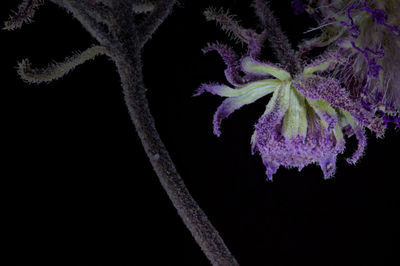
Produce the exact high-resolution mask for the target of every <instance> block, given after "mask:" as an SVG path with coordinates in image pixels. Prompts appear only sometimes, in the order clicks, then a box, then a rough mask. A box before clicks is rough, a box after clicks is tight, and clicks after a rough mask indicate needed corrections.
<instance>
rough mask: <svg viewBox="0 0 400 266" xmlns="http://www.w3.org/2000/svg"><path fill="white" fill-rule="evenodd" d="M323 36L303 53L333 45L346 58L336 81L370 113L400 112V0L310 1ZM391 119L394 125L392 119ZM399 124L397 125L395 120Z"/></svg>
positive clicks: (388, 114)
mask: <svg viewBox="0 0 400 266" xmlns="http://www.w3.org/2000/svg"><path fill="white" fill-rule="evenodd" d="M308 2H309V5H308V8H306V10H308V12H310V13H311V14H312V15H313V17H316V18H317V19H319V22H320V26H319V27H318V29H322V34H321V35H320V36H318V37H317V38H314V39H312V40H309V41H307V42H305V43H304V45H303V47H302V48H303V49H311V48H314V47H326V46H332V45H337V47H338V49H340V51H341V54H343V55H344V56H346V57H347V60H346V61H344V62H343V65H342V66H340V67H337V69H336V75H335V76H336V77H337V78H338V79H339V80H340V81H341V82H342V83H344V84H349V85H350V86H351V88H352V94H353V95H354V96H359V98H360V101H361V102H362V103H363V104H364V105H365V106H366V107H367V108H369V109H371V110H373V111H375V112H379V113H381V114H382V115H383V116H384V118H385V119H386V120H387V119H388V118H389V116H392V117H395V116H398V115H399V114H400V76H399V75H398V73H400V2H399V1H398V0H385V1H381V0H366V1H361V0H340V1H337V0H336V1H335V0H317V1H316V0H309V1H308ZM393 121H397V120H396V119H394V120H393ZM397 122H398V121H397Z"/></svg>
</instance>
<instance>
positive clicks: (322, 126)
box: [196, 46, 384, 179]
mask: <svg viewBox="0 0 400 266" xmlns="http://www.w3.org/2000/svg"><path fill="white" fill-rule="evenodd" d="M220 48H221V47H220ZM228 51H229V52H228ZM219 52H220V54H221V55H226V54H231V52H232V50H229V49H228V48H227V47H226V46H224V50H219ZM229 58H238V57H237V56H233V54H231V56H230V57H229ZM225 59H226V58H225ZM335 60H336V59H335V58H334V57H331V58H329V59H326V60H319V61H316V62H314V63H313V64H310V65H308V66H307V67H305V68H304V69H303V72H302V73H301V74H299V75H297V76H295V77H292V76H291V75H290V74H289V73H288V72H287V71H285V70H284V69H282V68H280V67H278V66H276V65H273V64H270V63H264V62H260V61H258V60H256V59H254V58H252V57H250V56H244V57H243V58H242V59H241V60H240V61H229V60H225V62H226V63H227V65H228V68H227V70H228V71H227V70H226V71H225V76H226V78H227V80H228V81H230V83H231V85H232V86H233V87H230V86H227V85H222V84H203V85H202V86H201V87H200V88H199V89H198V91H197V93H196V95H200V94H201V93H203V92H210V93H212V94H215V95H219V96H222V97H226V99H225V100H224V101H223V102H222V104H221V105H220V106H219V107H218V109H217V112H216V113H215V115H214V120H213V124H214V134H216V135H217V136H220V134H221V131H220V126H221V121H222V120H223V119H224V118H226V117H228V116H229V115H230V114H231V113H233V112H234V111H235V110H238V109H239V108H241V107H242V106H244V105H247V104H250V103H253V102H255V101H256V100H258V99H260V98H262V97H264V96H266V95H268V94H272V97H271V99H270V100H269V102H268V104H267V106H266V110H265V112H264V114H263V115H262V116H261V117H260V119H259V120H258V122H257V124H256V125H255V132H254V134H253V136H252V139H251V143H252V151H253V153H254V152H258V153H259V154H260V156H261V158H262V160H263V163H264V165H265V166H266V174H267V176H268V178H269V179H272V176H273V174H274V173H275V172H276V171H277V170H278V168H279V167H280V166H284V167H288V168H291V167H297V168H298V169H299V170H300V169H302V168H303V167H304V166H306V165H308V164H311V163H318V164H319V165H320V166H321V169H322V171H323V173H324V176H325V178H329V177H331V176H332V175H333V174H334V172H335V169H336V157H337V155H338V154H340V153H342V152H343V150H344V148H345V138H344V136H345V135H347V136H351V135H353V134H354V135H355V136H356V138H357V139H358V141H359V144H358V149H357V150H356V151H355V153H354V154H353V156H352V157H351V158H349V159H348V162H349V163H355V162H357V160H358V159H359V158H360V157H361V156H362V154H363V151H364V148H365V146H366V137H365V133H364V127H369V128H371V129H372V130H374V131H375V132H377V133H378V134H383V130H384V126H383V125H380V124H379V123H377V122H376V121H375V120H374V119H375V117H374V116H373V114H372V113H370V112H368V111H367V110H365V109H364V108H363V107H362V106H361V105H357V104H356V103H355V102H353V101H352V100H351V98H350V96H349V94H348V93H347V92H346V91H345V90H344V89H343V88H342V87H341V86H340V83H339V82H338V81H337V80H335V79H332V78H324V77H322V76H318V75H316V74H315V73H317V72H323V71H326V70H328V69H329V68H330V66H331V65H332V64H333V63H334V61H335ZM239 72H243V73H245V76H243V77H242V76H240V75H239ZM232 73H234V76H236V77H237V80H242V81H243V80H246V78H245V77H246V76H249V75H251V76H253V77H258V79H257V80H252V81H247V82H245V83H243V84H237V83H236V82H232Z"/></svg>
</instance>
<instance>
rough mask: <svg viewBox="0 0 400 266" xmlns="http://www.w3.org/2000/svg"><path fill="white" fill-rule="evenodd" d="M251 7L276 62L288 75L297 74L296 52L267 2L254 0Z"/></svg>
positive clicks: (265, 0) (298, 66) (298, 67)
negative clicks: (281, 65)
mask: <svg viewBox="0 0 400 266" xmlns="http://www.w3.org/2000/svg"><path fill="white" fill-rule="evenodd" d="M253 7H254V9H255V12H256V14H257V16H258V18H259V20H260V22H261V24H262V25H263V27H264V30H266V33H267V39H268V41H269V44H270V45H271V47H272V48H273V49H274V51H275V54H276V56H277V57H278V60H279V61H280V62H281V63H282V64H283V65H284V66H285V68H286V69H287V70H288V71H289V72H290V74H292V75H294V74H297V73H298V72H299V70H300V64H299V60H298V59H297V57H296V52H295V51H294V49H293V48H292V46H291V44H290V42H289V39H288V38H287V36H286V35H285V33H284V32H283V31H282V29H281V27H280V25H279V23H278V20H277V19H276V18H275V16H274V13H273V12H272V10H271V9H270V7H269V1H268V0H254V2H253Z"/></svg>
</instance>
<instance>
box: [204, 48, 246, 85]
mask: <svg viewBox="0 0 400 266" xmlns="http://www.w3.org/2000/svg"><path fill="white" fill-rule="evenodd" d="M210 51H217V52H218V53H219V55H220V56H221V57H222V60H224V63H225V64H226V67H227V68H226V69H225V77H226V79H227V80H228V82H229V83H231V84H232V85H240V84H243V79H242V77H241V76H240V75H239V70H240V62H239V58H238V56H237V55H236V53H235V52H234V51H233V49H232V48H230V47H229V46H227V45H225V44H221V43H214V44H210V45H208V46H207V47H206V48H204V49H203V52H204V53H208V52H210Z"/></svg>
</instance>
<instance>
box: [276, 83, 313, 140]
mask: <svg viewBox="0 0 400 266" xmlns="http://www.w3.org/2000/svg"><path fill="white" fill-rule="evenodd" d="M289 94H290V96H289V108H288V110H287V112H286V115H285V117H284V119H283V125H282V134H283V135H284V136H285V138H295V137H296V136H298V135H300V136H303V137H306V134H307V111H306V106H305V98H304V96H302V95H300V94H299V93H298V92H297V91H296V89H295V88H294V87H293V86H291V87H290V90H289Z"/></svg>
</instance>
